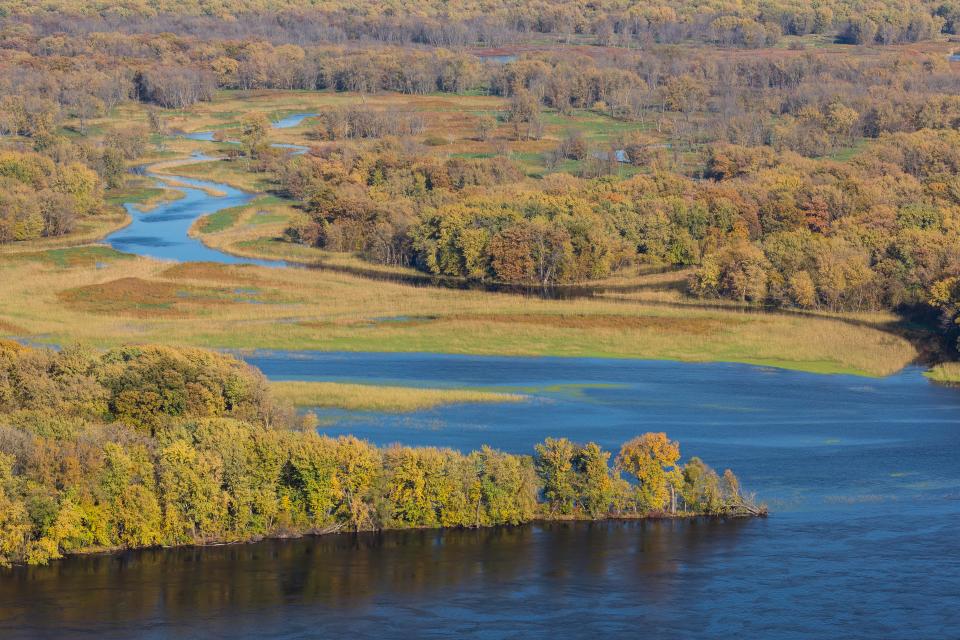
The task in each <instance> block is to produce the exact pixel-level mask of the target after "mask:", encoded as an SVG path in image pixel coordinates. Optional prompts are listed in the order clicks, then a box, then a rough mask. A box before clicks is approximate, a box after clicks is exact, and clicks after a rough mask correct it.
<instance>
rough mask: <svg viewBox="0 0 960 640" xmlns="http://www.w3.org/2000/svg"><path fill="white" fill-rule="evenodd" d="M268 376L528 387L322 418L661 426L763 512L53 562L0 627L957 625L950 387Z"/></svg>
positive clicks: (429, 632)
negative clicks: (521, 398) (501, 396)
mask: <svg viewBox="0 0 960 640" xmlns="http://www.w3.org/2000/svg"><path fill="white" fill-rule="evenodd" d="M246 357H247V359H248V361H250V362H251V363H253V364H255V365H257V366H259V367H261V368H262V369H263V370H264V371H265V372H266V373H267V374H268V375H269V376H271V377H273V378H277V379H300V380H337V381H351V382H366V383H377V384H386V383H393V384H399V383H402V384H410V385H421V386H430V387H444V386H446V387H454V386H464V385H465V386H473V387H482V388H494V389H504V390H514V391H521V392H525V393H528V394H530V395H531V397H532V399H531V400H530V401H529V402H528V403H526V404H521V405H515V404H502V405H455V406H447V407H442V408H437V409H433V410H429V411H421V412H417V413H413V414H407V415H403V416H386V415H379V414H361V415H352V416H348V415H346V414H343V413H340V412H325V413H323V414H322V415H321V417H322V419H324V420H325V421H327V422H328V424H326V425H325V426H323V427H321V430H322V431H325V432H327V433H330V434H333V435H336V434H339V433H348V432H349V433H355V434H358V435H361V436H364V437H367V438H370V439H371V440H373V441H375V442H378V443H381V444H385V443H390V442H403V443H406V444H431V445H440V446H451V447H456V448H462V449H469V448H473V447H476V446H478V445H479V444H481V443H487V444H491V445H493V446H496V447H500V448H503V449H507V450H510V451H519V452H529V451H530V450H531V447H532V446H533V444H534V443H535V442H537V441H539V440H542V439H543V438H544V437H545V436H547V435H553V436H567V437H571V438H574V439H577V440H595V441H597V442H600V443H601V444H603V445H604V446H605V447H608V448H613V447H616V446H618V445H619V444H620V443H621V442H622V441H623V440H625V439H627V438H629V437H631V436H633V435H636V434H638V433H641V432H643V431H649V430H666V431H667V432H668V433H669V434H670V436H671V437H673V438H676V439H678V440H680V441H681V443H682V448H683V452H684V454H685V456H689V455H692V454H696V455H700V456H701V457H703V458H704V459H706V460H707V461H708V462H712V463H714V464H715V465H718V466H727V465H729V466H731V467H733V468H734V469H735V470H736V471H737V473H738V474H739V475H740V477H741V479H742V480H743V482H744V484H745V485H747V487H748V488H750V489H753V490H756V491H758V492H759V494H760V495H761V496H762V497H763V498H764V499H766V500H767V501H768V502H769V503H770V505H771V507H772V509H773V513H772V515H771V517H770V518H768V519H766V520H742V521H723V520H695V521H689V522H669V521H667V522H655V521H651V522H602V523H593V524H590V523H576V524H564V523H552V524H535V525H530V526H525V527H517V528H500V529H492V530H484V531H416V532H393V533H384V534H380V535H377V534H364V535H341V536H326V537H321V538H305V539H302V540H293V541H266V542H262V543H256V544H251V545H237V546H227V547H213V548H201V549H176V550H151V551H142V552H130V553H124V554H120V555H106V556H94V557H86V558H69V559H67V560H64V561H62V562H59V563H55V564H53V565H51V566H50V567H38V568H29V569H27V568H21V569H17V570H15V571H13V572H10V573H8V574H5V575H4V578H3V580H0V637H4V638H7V637H11V638H20V637H44V636H50V637H53V636H58V637H71V638H74V637H76V638H83V637H96V638H127V637H133V636H136V637H155V638H166V637H187V636H188V637H193V638H205V637H209V638H219V637H227V636H229V637H239V638H248V637H249V638H262V637H278V638H300V637H318V638H327V637H335V636H341V635H350V636H355V637H368V636H377V637H403V636H406V637H416V638H421V637H428V638H431V637H432V638H446V637H476V638H503V637H512V638H527V637H537V638H554V637H584V638H588V637H589V638H595V637H599V636H603V635H608V634H620V635H626V636H627V637H638V636H639V635H642V637H650V638H671V639H674V638H715V637H731V636H735V635H736V636H741V637H757V638H889V639H897V638H943V637H950V636H951V634H952V630H954V629H956V628H957V627H956V625H957V624H958V623H960V613H958V607H957V603H958V602H957V601H958V594H960V547H958V543H957V535H956V532H957V530H958V528H960V435H958V434H960V393H958V392H956V391H954V390H951V389H946V388H943V387H937V386H934V385H931V384H929V383H927V382H926V381H925V380H924V379H923V378H922V376H921V375H920V373H919V371H918V370H915V369H910V370H907V371H904V372H902V373H901V374H898V375H896V376H892V377H890V378H885V379H879V380H873V379H865V378H856V377H851V376H817V375H813V374H804V373H797V372H789V371H782V370H775V369H767V368H762V367H751V366H744V365H730V364H683V363H672V362H642V361H618V360H591V359H564V358H505V357H468V356H440V355H431V354H347V353H339V354H338V353H333V354H330V353H327V354H319V353H289V352H259V353H254V354H247V356H246Z"/></svg>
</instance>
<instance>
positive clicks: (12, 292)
mask: <svg viewBox="0 0 960 640" xmlns="http://www.w3.org/2000/svg"><path fill="white" fill-rule="evenodd" d="M140 283H146V284H142V286H141V284H140ZM242 289H256V290H257V291H259V292H262V293H261V297H265V298H266V299H265V300H264V302H265V303H260V304H250V303H246V302H242V301H241V300H242V299H243V298H245V297H247V295H246V294H245V293H243V292H241V293H236V291H237V290H242ZM184 292H186V293H184ZM0 299H2V300H3V301H4V304H3V306H2V307H0V320H3V321H5V322H8V323H12V324H14V325H18V326H19V327H22V328H24V329H25V330H26V332H28V335H31V336H34V337H37V336H41V337H42V338H43V339H46V340H48V341H50V342H56V343H61V344H65V343H69V342H71V341H74V340H80V341H85V342H89V343H92V344H95V345H101V346H109V345H116V344H124V343H129V342H161V343H167V344H190V345H196V346H207V347H224V348H237V349H246V348H270V349H317V350H345V351H407V352H410V351H428V352H445V353H473V354H500V355H560V356H590V357H623V358H651V359H672V360H687V361H732V362H747V363H754V364H764V365H772V366H778V367H785V368H792V369H802V370H808V371H818V372H824V373H841V372H842V373H857V374H864V375H886V374H889V373H893V372H895V371H897V370H899V369H900V368H902V367H903V366H905V365H906V364H908V363H909V362H910V361H912V360H913V359H914V357H915V356H916V352H915V350H914V349H913V347H912V346H911V345H910V343H909V342H907V341H906V340H904V339H903V338H900V337H898V336H896V335H893V334H890V333H887V332H884V331H881V330H878V329H874V328H871V327H868V326H860V325H856V324H851V323H848V322H845V321H844V320H842V319H836V318H818V317H810V318H807V317H798V316H791V315H782V314H758V313H745V312H741V311H738V310H725V309H698V308H676V307H674V306H662V305H656V304H645V303H633V302H610V301H604V300H569V301H560V300H541V299H534V298H528V297H522V296H515V295H506V294H492V293H484V292H475V291H456V290H446V289H437V288H428V287H414V286H409V285H403V284H397V283H390V282H375V281H371V280H368V279H365V278H360V277H357V276H353V275H347V274H343V273H333V272H330V271H324V270H312V269H292V268H291V269H276V268H267V267H257V266H252V265H222V264H211V263H204V264H183V265H170V263H166V262H160V261H156V260H151V259H147V258H127V259H123V260H121V259H114V260H110V259H108V260H105V261H104V262H103V263H101V264H100V265H99V268H92V267H91V266H90V265H89V264H82V265H77V266H68V267H67V268H64V267H62V266H60V267H55V266H53V265H51V264H48V263H45V262H43V261H37V260H22V259H21V260H17V259H12V257H10V258H6V259H4V258H3V257H2V256H0ZM64 299H66V300H68V301H70V302H69V303H68V304H65V303H64ZM258 302H259V301H258ZM138 305H139V306H138ZM414 318H416V319H419V320H417V321H412V322H409V321H408V322H404V321H403V320H404V319H414ZM397 320H400V321H397Z"/></svg>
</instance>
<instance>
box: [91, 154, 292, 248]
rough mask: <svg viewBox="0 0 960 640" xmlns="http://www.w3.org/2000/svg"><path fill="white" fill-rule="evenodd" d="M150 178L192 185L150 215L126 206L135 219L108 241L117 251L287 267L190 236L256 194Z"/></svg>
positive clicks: (162, 180)
mask: <svg viewBox="0 0 960 640" xmlns="http://www.w3.org/2000/svg"><path fill="white" fill-rule="evenodd" d="M199 157H203V156H199ZM146 175H148V176H150V177H152V178H154V179H155V180H156V181H157V185H158V186H162V185H163V184H164V183H165V182H167V181H168V180H171V179H172V180H174V181H175V182H177V183H180V184H182V185H191V186H190V187H184V186H180V185H178V186H176V187H175V188H176V190H177V191H181V192H182V193H183V194H184V197H183V198H180V199H178V200H170V201H164V202H161V203H160V204H159V205H158V206H156V207H154V208H153V209H150V210H149V211H146V212H144V211H141V210H140V209H139V208H138V207H137V205H136V204H134V203H127V204H125V205H124V207H125V208H126V210H127V212H128V213H129V214H130V217H131V222H130V224H129V225H127V226H126V227H124V228H123V229H120V230H119V231H116V232H114V233H112V234H110V235H109V236H107V237H106V238H105V239H104V241H105V242H107V243H108V244H109V245H110V246H111V247H113V248H114V249H116V250H117V251H123V252H125V253H134V254H138V255H143V256H149V257H151V258H158V259H161V260H175V261H178V262H185V261H191V262H221V263H227V264H238V263H243V264H259V265H263V266H283V264H284V263H283V262H280V261H271V260H257V259H253V258H241V257H237V256H231V255H229V254H226V253H223V252H220V251H217V250H216V249H211V248H209V247H207V246H205V245H204V244H203V243H202V242H200V241H199V240H197V239H196V238H192V237H190V235H189V233H188V231H189V230H190V226H191V225H192V224H193V222H194V221H195V220H196V219H197V218H200V217H202V216H205V215H209V214H211V213H216V212H217V211H220V210H222V209H229V208H231V207H237V206H241V205H245V204H247V203H249V202H250V201H251V200H252V199H253V195H252V194H249V193H247V192H245V191H241V190H240V189H234V188H233V187H231V186H229V185H225V184H221V183H218V182H211V181H207V180H196V179H193V178H185V177H181V176H174V177H172V178H170V177H166V176H161V175H158V174H155V173H151V172H147V174H146ZM204 189H214V190H215V191H216V192H218V195H210V193H208V192H207V191H204Z"/></svg>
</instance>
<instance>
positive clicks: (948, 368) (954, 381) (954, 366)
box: [924, 362, 960, 386]
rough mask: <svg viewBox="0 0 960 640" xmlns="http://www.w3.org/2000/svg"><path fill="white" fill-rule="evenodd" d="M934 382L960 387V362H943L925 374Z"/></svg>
mask: <svg viewBox="0 0 960 640" xmlns="http://www.w3.org/2000/svg"><path fill="white" fill-rule="evenodd" d="M924 375H926V376H927V377H928V378H930V379H931V380H933V381H934V382H939V383H940V384H947V385H951V386H952V385H960V362H944V363H942V364H938V365H936V366H934V367H932V368H931V369H930V370H929V371H927V372H926V374H924Z"/></svg>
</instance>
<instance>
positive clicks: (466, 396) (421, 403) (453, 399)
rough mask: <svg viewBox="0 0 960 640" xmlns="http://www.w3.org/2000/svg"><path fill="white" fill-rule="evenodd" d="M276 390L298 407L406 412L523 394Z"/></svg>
mask: <svg viewBox="0 0 960 640" xmlns="http://www.w3.org/2000/svg"><path fill="white" fill-rule="evenodd" d="M270 388H271V389H272V391H273V393H274V394H275V395H276V396H277V397H279V398H281V399H283V400H286V401H287V402H290V403H291V404H293V405H295V406H298V407H323V408H337V409H347V410H350V411H381V412H388V413H406V412H410V411H421V410H423V409H432V408H433V407H437V406H440V405H444V404H463V403H477V402H520V401H522V400H524V399H525V397H524V396H521V395H517V394H511V393H495V392H491V391H475V390H471V389H420V388H416V387H387V386H372V385H365V384H346V383H340V382H305V381H283V382H271V383H270Z"/></svg>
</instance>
